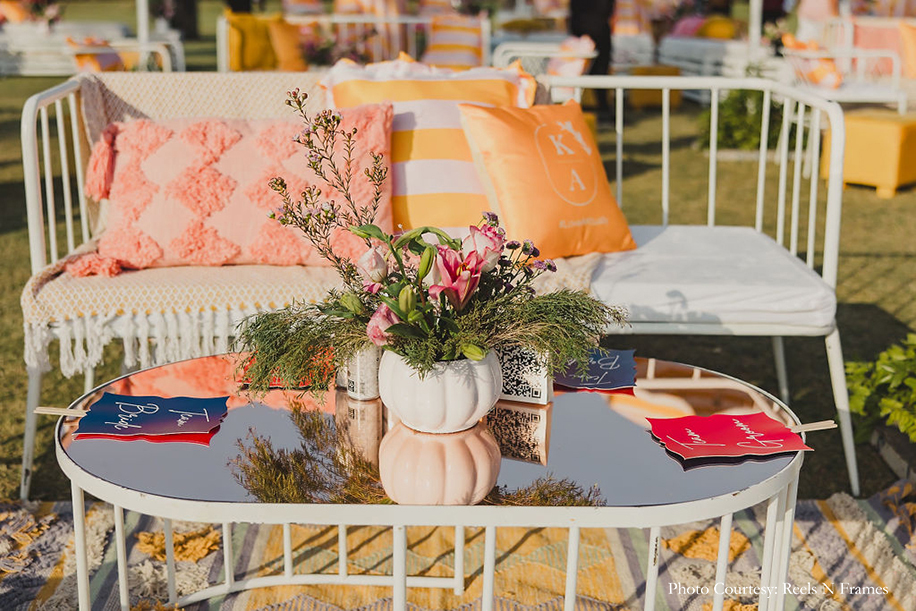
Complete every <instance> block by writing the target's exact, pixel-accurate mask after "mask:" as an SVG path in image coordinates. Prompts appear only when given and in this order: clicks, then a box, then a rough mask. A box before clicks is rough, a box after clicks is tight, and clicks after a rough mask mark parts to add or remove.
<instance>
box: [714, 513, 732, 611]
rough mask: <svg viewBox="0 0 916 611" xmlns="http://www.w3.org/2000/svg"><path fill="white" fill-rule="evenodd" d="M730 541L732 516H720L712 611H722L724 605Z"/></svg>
mask: <svg viewBox="0 0 916 611" xmlns="http://www.w3.org/2000/svg"><path fill="white" fill-rule="evenodd" d="M731 540H732V514H730V513H727V514H725V515H724V516H722V521H721V522H720V523H719V557H718V560H717V562H716V583H715V585H714V588H715V590H714V591H715V594H714V595H713V599H712V611H722V607H723V605H724V604H725V578H726V576H727V575H728V552H729V548H730V547H731Z"/></svg>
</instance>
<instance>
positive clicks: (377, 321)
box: [366, 303, 400, 347]
mask: <svg viewBox="0 0 916 611" xmlns="http://www.w3.org/2000/svg"><path fill="white" fill-rule="evenodd" d="M396 322H400V319H399V318H398V317H397V316H396V315H395V313H394V312H392V311H391V308H389V307H388V306H387V305H385V304H384V303H383V304H382V305H380V306H379V307H378V309H377V310H376V311H375V312H374V313H373V314H372V316H371V317H370V318H369V323H368V324H367V325H366V335H368V336H369V341H371V342H372V343H373V344H375V345H376V346H380V347H381V346H384V345H385V344H387V343H388V334H387V333H386V332H385V330H386V329H387V328H388V327H390V326H391V325H393V324H394V323H396Z"/></svg>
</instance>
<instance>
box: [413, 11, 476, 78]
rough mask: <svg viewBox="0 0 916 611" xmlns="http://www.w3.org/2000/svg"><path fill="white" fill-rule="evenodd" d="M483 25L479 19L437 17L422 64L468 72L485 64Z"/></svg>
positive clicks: (461, 16) (431, 25)
mask: <svg viewBox="0 0 916 611" xmlns="http://www.w3.org/2000/svg"><path fill="white" fill-rule="evenodd" d="M481 28H482V22H481V20H480V19H479V18H477V17H465V16H463V15H442V16H440V15H436V16H434V17H433V18H432V22H431V23H430V33H429V46H428V47H427V48H426V52H425V53H423V58H422V61H423V62H424V63H427V64H432V65H434V66H439V67H440V68H451V69H453V70H467V69H468V68H473V67H475V66H479V65H480V64H481V61H482V50H481V47H482V45H483V43H482V40H483V39H482V33H481Z"/></svg>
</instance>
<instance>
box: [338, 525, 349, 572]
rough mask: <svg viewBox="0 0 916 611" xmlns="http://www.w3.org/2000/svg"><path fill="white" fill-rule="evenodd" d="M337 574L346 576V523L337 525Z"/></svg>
mask: <svg viewBox="0 0 916 611" xmlns="http://www.w3.org/2000/svg"><path fill="white" fill-rule="evenodd" d="M337 574H338V575H340V576H341V577H346V576H347V525H346V524H341V525H340V526H338V527H337Z"/></svg>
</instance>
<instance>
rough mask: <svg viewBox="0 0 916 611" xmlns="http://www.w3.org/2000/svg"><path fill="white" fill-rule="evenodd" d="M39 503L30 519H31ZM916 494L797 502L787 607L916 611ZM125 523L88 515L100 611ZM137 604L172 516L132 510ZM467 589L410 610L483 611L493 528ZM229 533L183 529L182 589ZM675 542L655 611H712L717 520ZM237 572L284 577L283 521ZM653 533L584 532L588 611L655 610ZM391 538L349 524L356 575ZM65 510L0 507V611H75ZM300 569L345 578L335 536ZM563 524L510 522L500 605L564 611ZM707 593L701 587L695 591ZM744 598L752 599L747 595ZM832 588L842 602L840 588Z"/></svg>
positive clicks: (416, 562) (246, 553)
mask: <svg viewBox="0 0 916 611" xmlns="http://www.w3.org/2000/svg"><path fill="white" fill-rule="evenodd" d="M29 509H31V510H29ZM914 510H916V493H914V491H913V490H912V488H905V487H904V486H903V485H902V484H901V485H898V486H896V487H895V488H892V489H891V490H889V491H888V492H887V493H885V494H883V495H878V496H876V497H873V498H872V499H869V500H863V501H857V500H855V499H852V498H851V497H849V496H847V495H844V494H837V495H834V496H833V497H831V498H830V499H828V500H825V501H800V502H799V504H798V508H797V512H796V525H795V539H794V544H793V550H792V556H791V563H790V570H789V578H790V582H791V583H790V584H789V587H790V589H791V590H792V591H791V592H790V593H789V594H788V596H787V606H786V608H787V609H817V610H819V611H832V610H840V609H857V610H858V609H862V610H869V611H879V610H884V609H888V610H894V611H913V610H914V609H916V568H914V560H916V554H914V550H916V539H913V536H912V530H913V524H912V522H911V520H913V518H911V517H910V516H911V514H916V511H914ZM763 518H764V508H763V507H762V506H760V507H755V508H752V509H751V510H747V511H743V512H741V513H739V514H736V515H735V520H734V523H735V530H734V532H733V534H732V539H731V552H730V558H731V563H730V565H729V572H728V578H727V581H726V586H727V588H728V591H729V592H730V593H733V594H732V595H730V596H729V597H727V603H726V609H727V610H729V611H750V610H752V609H755V608H756V596H755V595H753V594H752V593H750V588H749V587H747V586H752V585H754V584H755V583H756V581H757V579H758V574H757V573H756V570H757V567H758V566H759V564H760V555H761V553H762V541H761V532H762V521H763ZM113 528H114V525H113V517H112V512H111V510H110V508H109V507H108V506H106V505H104V504H96V505H94V506H93V507H92V508H91V509H90V513H89V516H88V528H87V531H88V534H87V537H88V541H89V547H90V558H89V562H90V567H91V570H92V580H91V587H92V600H93V605H92V608H93V610H108V609H117V608H118V588H117V578H116V560H115V549H114V545H113V544H112V539H111V538H112V532H113ZM126 529H127V531H128V532H129V535H128V546H129V558H128V564H129V565H130V591H131V603H132V608H133V609H136V610H138V611H147V610H155V609H169V608H173V607H167V606H165V605H162V604H161V602H160V601H162V600H164V599H165V598H166V583H165V574H164V565H165V562H164V559H165V558H164V551H163V550H164V545H163V541H164V537H163V535H162V530H161V523H160V522H159V521H158V520H156V519H153V518H150V517H148V516H141V515H139V514H136V513H128V514H127V524H126ZM466 536H467V541H466V544H465V559H464V560H465V570H466V574H467V575H468V577H467V578H466V585H467V588H466V592H465V594H464V595H463V596H460V597H459V596H455V595H454V594H452V592H451V591H450V590H439V589H420V588H411V589H410V590H409V591H408V600H409V602H410V606H411V608H412V609H418V610H419V609H423V610H425V609H429V610H443V609H462V610H464V609H467V610H471V609H478V608H479V607H480V595H481V588H482V579H481V576H480V571H481V566H482V563H483V532H482V531H481V530H478V529H468V530H467V531H466ZM220 537H221V529H220V528H219V527H218V526H217V527H212V526H210V525H201V524H186V523H185V524H177V525H176V537H175V543H176V556H177V558H178V559H179V563H178V566H179V572H178V579H177V586H178V590H179V593H180V594H186V593H189V592H193V591H195V590H197V589H199V588H201V587H203V585H204V584H205V583H206V582H207V581H210V582H215V581H218V580H220V579H221V578H222V575H223V574H224V570H225V569H224V567H223V564H222V554H221V553H220V546H221V540H220ZM662 537H663V539H664V546H663V550H662V564H661V569H660V573H659V593H658V596H657V599H656V609H661V610H675V609H687V610H696V611H702V610H704V609H709V608H710V607H711V600H712V595H711V594H708V595H704V594H702V590H701V588H702V586H704V585H705V586H711V584H712V582H713V580H714V575H715V555H716V548H717V542H718V531H717V529H716V524H715V523H714V522H698V523H692V524H685V525H681V526H678V527H672V528H665V529H663V530H662ZM453 538H454V530H453V529H447V528H412V529H410V530H409V532H408V541H409V547H410V549H409V552H408V571H409V574H415V575H431V576H450V575H451V574H452V566H453V561H454V557H453V553H452V543H453ZM233 539H234V541H233V543H234V548H235V549H236V550H238V551H237V555H238V557H237V560H236V566H235V573H236V575H237V577H238V578H242V576H243V575H249V576H253V575H266V574H270V573H279V572H282V550H283V547H282V536H281V529H280V527H271V526H256V525H252V526H244V525H236V526H235V527H234V529H233ZM647 539H648V533H647V531H644V530H639V529H603V530H598V529H595V530H583V531H582V539H581V543H580V572H579V598H578V600H577V605H576V607H577V608H578V609H587V610H599V609H613V610H623V609H641V608H643V605H644V586H645V577H644V572H645V568H644V567H645V565H646V556H647V553H648V550H647V547H648V546H647ZM390 540H391V535H390V531H386V530H385V529H380V528H374V527H353V528H351V529H350V530H349V534H348V547H349V549H350V550H351V557H350V570H351V572H365V573H368V574H384V573H389V572H390V570H391V554H390V548H389V545H390ZM71 546H72V513H71V510H70V506H69V503H53V504H51V503H45V504H41V505H38V506H35V507H30V508H28V509H27V508H23V507H22V506H20V505H18V504H0V610H3V611H8V610H20V609H21V610H27V609H28V610H43V609H53V610H58V609H60V610H69V609H74V610H75V609H76V608H77V605H76V593H75V577H74V570H75V569H74V560H73V555H72V553H71V552H70V551H68V549H69V548H70V547H71ZM293 546H294V553H295V555H296V559H297V562H298V566H299V567H301V568H299V569H298V570H301V571H303V572H305V571H318V572H328V573H333V572H336V570H337V553H336V549H337V530H336V529H335V528H321V527H293ZM565 567H566V531H565V530H562V529H533V530H531V529H516V528H501V529H499V530H498V539H497V574H496V592H497V595H498V597H499V598H498V600H497V605H496V608H497V609H500V610H506V611H508V610H512V611H515V610H523V609H524V610H527V609H538V610H541V609H543V610H547V609H562V608H563V598H562V592H563V589H564V583H565ZM698 591H699V593H698ZM744 591H747V593H744ZM831 592H832V593H831ZM390 596H391V590H390V589H389V588H382V587H354V586H349V587H344V586H308V587H303V586H296V587H276V588H269V589H259V590H254V591H250V592H244V593H240V594H236V595H232V596H228V597H224V598H218V599H213V600H211V601H209V602H207V603H201V604H199V605H196V606H194V607H192V609H194V610H195V611H198V610H200V611H203V610H217V609H218V610H220V611H230V610H231V611H253V610H257V611H306V610H308V611H331V610H335V611H336V610H339V609H346V610H349V609H363V610H376V609H378V610H383V609H390V607H391V601H390Z"/></svg>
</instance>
